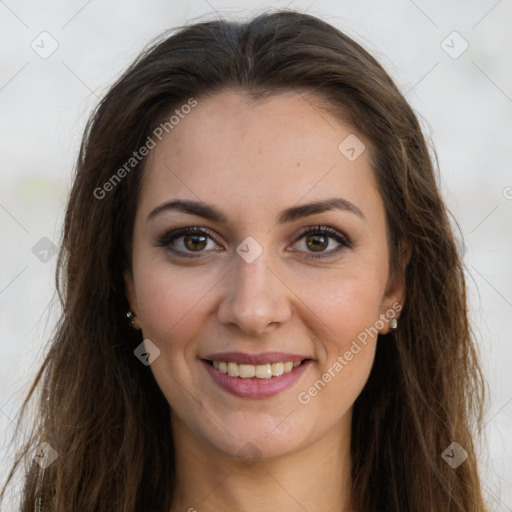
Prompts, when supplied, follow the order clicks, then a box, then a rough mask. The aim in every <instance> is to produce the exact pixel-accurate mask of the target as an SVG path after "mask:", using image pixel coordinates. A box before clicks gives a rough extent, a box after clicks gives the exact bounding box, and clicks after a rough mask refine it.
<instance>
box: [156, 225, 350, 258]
mask: <svg viewBox="0 0 512 512" xmlns="http://www.w3.org/2000/svg"><path fill="white" fill-rule="evenodd" d="M187 235H204V236H207V237H208V238H210V239H212V240H213V241H214V242H215V243H217V242H216V240H215V236H214V234H213V233H212V232H211V231H210V230H208V229H206V228H199V227H186V228H180V229H176V230H175V231H170V232H168V233H166V234H164V235H163V236H161V237H160V238H158V239H157V245H158V246H159V247H166V248H167V250H168V251H169V252H170V253H172V254H173V255H176V256H178V257H180V258H198V257H200V256H201V252H203V251H197V256H196V255H193V252H192V251H188V252H186V251H176V250H175V249H171V248H170V247H168V246H169V245H170V244H171V243H172V242H174V241H175V240H177V239H178V238H181V237H183V236H187ZM307 235H323V236H327V237H328V238H333V239H334V240H336V242H338V243H339V244H340V246H339V247H337V248H336V249H332V250H331V251H329V252H322V253H318V254H315V253H309V254H308V255H307V256H306V257H307V258H311V259H319V258H327V257H331V256H333V255H335V254H338V253H340V252H341V251H343V250H344V249H346V248H347V249H351V248H352V247H353V246H354V244H353V243H352V242H351V241H350V240H349V239H348V238H347V237H346V236H345V235H342V234H341V233H340V232H338V231H337V230H335V229H333V228H331V227H329V226H312V227H310V228H307V229H305V230H304V231H303V232H302V233H301V234H300V235H299V237H298V238H297V240H296V242H297V241H299V240H300V239H302V238H304V237H305V236H307ZM217 245H219V244H217Z"/></svg>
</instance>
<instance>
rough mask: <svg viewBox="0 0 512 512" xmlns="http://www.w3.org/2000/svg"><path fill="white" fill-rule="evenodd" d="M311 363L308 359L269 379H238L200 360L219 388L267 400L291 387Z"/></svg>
mask: <svg viewBox="0 0 512 512" xmlns="http://www.w3.org/2000/svg"><path fill="white" fill-rule="evenodd" d="M312 362H313V361H312V360H310V359H308V360H307V361H304V362H303V363H302V364H301V365H300V366H296V367H295V368H294V369H293V370H292V371H291V372H288V373H283V375H279V376H278V377H271V378H270V379H258V378H256V377H253V378H252V379H241V378H240V377H231V376H230V375H228V374H227V373H222V372H221V371H219V370H217V369H215V368H214V367H213V366H212V365H210V363H208V362H207V361H205V360H201V363H202V364H203V366H204V367H205V369H206V371H207V372H208V373H209V374H210V377H211V378H212V379H213V380H214V381H215V382H216V383H217V384H218V386H219V387H221V388H222V389H224V390H225V391H228V392H229V393H232V394H233V395H236V396H239V397H242V398H267V397H270V396H274V395H277V394H278V393H280V392H281V391H284V390H285V389H288V388H289V387H291V386H293V385H294V384H295V383H296V382H297V381H298V380H299V379H300V378H301V377H302V375H303V374H304V372H305V371H306V370H307V369H308V367H309V365H310V364H311V363H312Z"/></svg>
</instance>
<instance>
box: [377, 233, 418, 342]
mask: <svg viewBox="0 0 512 512" xmlns="http://www.w3.org/2000/svg"><path fill="white" fill-rule="evenodd" d="M398 250H399V253H398V269H397V270H396V271H394V272H391V273H390V276H389V278H388V282H387V283H386V291H385V293H384V297H383V299H382V304H381V307H380V315H381V318H383V315H384V317H385V318H386V319H388V320H387V321H386V322H385V325H384V327H383V328H382V329H380V330H379V333H380V334H388V333H389V332H390V330H391V329H390V326H389V319H390V318H396V319H398V317H399V316H400V311H401V310H402V308H403V305H404V302H405V294H406V282H405V271H406V269H407V265H408V264H409V261H410V259H411V254H412V250H411V247H410V245H409V244H408V243H407V242H400V244H399V248H398ZM386 312H394V316H393V315H392V316H389V313H388V314H386Z"/></svg>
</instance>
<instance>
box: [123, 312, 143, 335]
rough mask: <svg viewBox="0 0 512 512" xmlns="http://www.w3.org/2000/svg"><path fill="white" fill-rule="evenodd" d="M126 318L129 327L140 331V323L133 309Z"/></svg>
mask: <svg viewBox="0 0 512 512" xmlns="http://www.w3.org/2000/svg"><path fill="white" fill-rule="evenodd" d="M126 318H128V325H129V326H130V327H132V328H133V329H135V330H137V331H138V330H140V322H139V320H138V319H137V317H136V316H135V313H134V312H133V311H132V310H131V309H130V310H129V311H128V312H127V313H126Z"/></svg>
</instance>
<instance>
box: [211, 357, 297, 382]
mask: <svg viewBox="0 0 512 512" xmlns="http://www.w3.org/2000/svg"><path fill="white" fill-rule="evenodd" d="M300 364H301V361H287V362H285V363H271V364H270V363H269V364H258V365H253V364H238V363H233V362H231V361H228V362H226V361H213V367H214V368H216V369H217V370H219V371H220V372H222V373H227V374H228V375H230V376H231V377H240V378H241V379H252V378H253V377H256V378H258V379H270V378H271V377H279V375H283V373H289V372H291V371H292V370H293V369H294V368H296V367H297V366H299V365H300Z"/></svg>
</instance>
